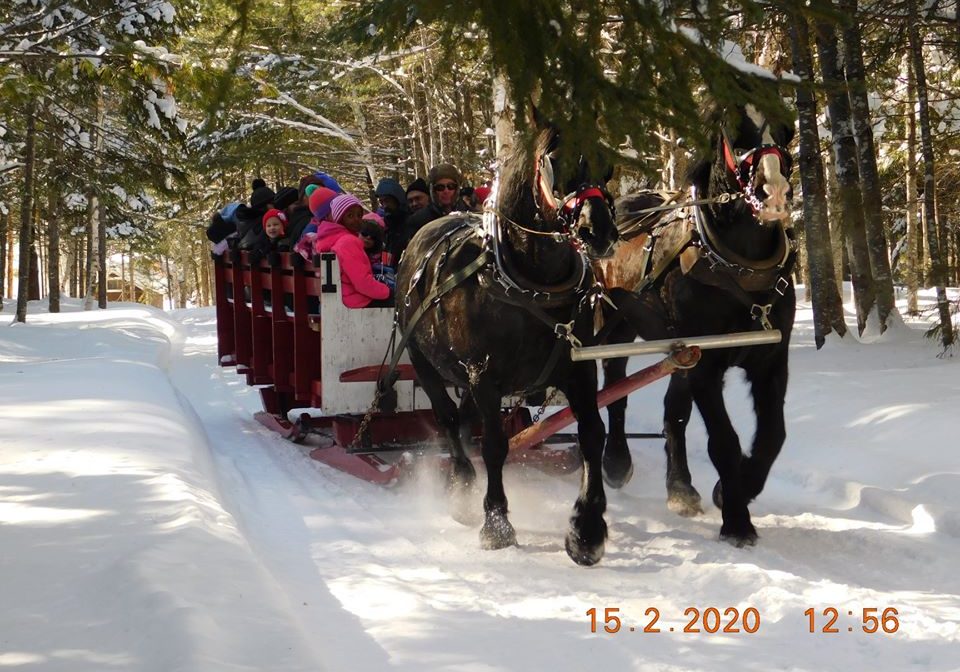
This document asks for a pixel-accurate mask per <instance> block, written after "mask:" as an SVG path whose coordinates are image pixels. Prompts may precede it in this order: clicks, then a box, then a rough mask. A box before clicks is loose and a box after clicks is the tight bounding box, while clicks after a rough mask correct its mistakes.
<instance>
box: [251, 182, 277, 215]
mask: <svg viewBox="0 0 960 672" xmlns="http://www.w3.org/2000/svg"><path fill="white" fill-rule="evenodd" d="M276 197H277V195H276V194H275V193H273V189H271V188H270V187H257V188H256V189H254V191H253V195H252V196H250V207H251V208H253V209H254V210H260V209H262V208H265V207H267V203H273V200H274V199H275V198H276Z"/></svg>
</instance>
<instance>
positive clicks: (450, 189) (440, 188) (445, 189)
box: [433, 184, 460, 192]
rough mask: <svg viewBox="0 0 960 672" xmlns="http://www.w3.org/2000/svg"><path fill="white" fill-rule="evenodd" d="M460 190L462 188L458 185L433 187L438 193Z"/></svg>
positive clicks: (436, 185) (437, 185)
mask: <svg viewBox="0 0 960 672" xmlns="http://www.w3.org/2000/svg"><path fill="white" fill-rule="evenodd" d="M459 188H460V187H459V186H458V185H456V184H435V185H433V190H434V191H437V192H440V191H456V190H457V189H459Z"/></svg>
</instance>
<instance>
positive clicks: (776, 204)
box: [715, 104, 793, 225]
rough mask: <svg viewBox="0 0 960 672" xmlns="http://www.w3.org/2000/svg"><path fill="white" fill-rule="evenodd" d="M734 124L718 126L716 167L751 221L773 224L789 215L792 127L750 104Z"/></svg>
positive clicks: (738, 111)
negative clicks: (746, 207) (738, 196)
mask: <svg viewBox="0 0 960 672" xmlns="http://www.w3.org/2000/svg"><path fill="white" fill-rule="evenodd" d="M734 121H735V124H731V125H723V126H721V131H720V137H719V141H718V142H717V155H716V162H715V167H716V169H717V170H718V173H720V174H725V176H726V179H727V182H728V183H729V184H730V186H732V187H733V188H734V190H736V191H739V192H740V194H741V195H742V197H743V200H744V201H745V202H746V203H747V205H749V206H750V208H751V210H752V211H753V215H754V217H755V218H756V219H757V221H758V222H759V223H760V224H761V225H763V224H772V223H773V222H777V221H779V220H782V219H784V218H786V217H789V215H790V203H791V201H792V199H793V187H792V186H791V185H790V170H791V166H792V159H791V156H790V152H789V151H787V145H789V144H790V140H791V139H792V138H793V125H792V124H787V123H784V122H780V121H773V120H771V119H768V118H767V117H766V116H765V115H764V114H763V113H762V112H761V111H760V110H758V109H757V108H756V107H755V106H753V105H751V104H747V105H744V106H742V107H739V108H738V109H737V110H736V114H735V115H734Z"/></svg>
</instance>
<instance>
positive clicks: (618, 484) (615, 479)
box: [600, 460, 633, 490]
mask: <svg viewBox="0 0 960 672" xmlns="http://www.w3.org/2000/svg"><path fill="white" fill-rule="evenodd" d="M600 474H601V476H603V482H604V483H606V484H607V486H608V487H611V488H614V489H616V490H619V489H620V488H622V487H623V486H625V485H626V484H627V483H629V482H630V479H631V478H633V460H631V461H630V462H629V463H628V464H627V468H626V470H624V468H623V466H622V465H616V466H614V467H613V468H611V467H610V466H609V464H608V462H607V460H604V461H603V466H602V467H601V469H600Z"/></svg>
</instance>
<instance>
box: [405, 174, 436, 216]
mask: <svg viewBox="0 0 960 672" xmlns="http://www.w3.org/2000/svg"><path fill="white" fill-rule="evenodd" d="M429 203H430V187H428V186H427V181H426V180H424V179H423V178H422V177H418V178H417V179H415V180H414V181H413V182H411V183H410V186H409V187H407V209H408V210H409V211H410V213H411V214H413V213H414V212H416V211H417V210H421V209H422V208H425V207H427V205H428V204H429Z"/></svg>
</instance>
